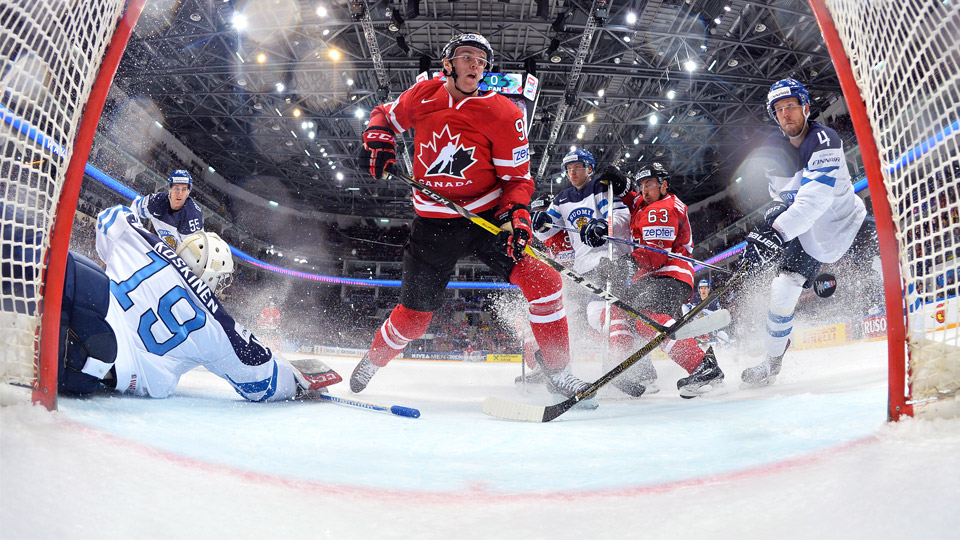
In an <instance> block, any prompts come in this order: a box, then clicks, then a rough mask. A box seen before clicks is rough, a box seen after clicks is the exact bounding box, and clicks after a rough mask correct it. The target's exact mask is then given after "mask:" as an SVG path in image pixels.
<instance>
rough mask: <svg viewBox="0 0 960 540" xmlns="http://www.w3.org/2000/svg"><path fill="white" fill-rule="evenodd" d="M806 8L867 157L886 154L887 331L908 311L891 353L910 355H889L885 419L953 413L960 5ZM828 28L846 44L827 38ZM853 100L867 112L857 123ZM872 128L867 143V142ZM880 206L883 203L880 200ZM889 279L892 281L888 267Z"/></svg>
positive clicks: (881, 171)
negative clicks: (896, 295) (894, 271)
mask: <svg viewBox="0 0 960 540" xmlns="http://www.w3.org/2000/svg"><path fill="white" fill-rule="evenodd" d="M811 6H812V7H813V10H814V13H815V14H816V16H817V19H818V22H819V23H820V26H821V29H822V30H823V33H824V38H825V40H826V42H827V45H828V48H829V49H830V53H831V57H832V58H833V62H834V65H835V66H836V67H837V73H838V75H839V76H840V79H841V83H842V84H843V90H844V94H845V96H846V100H847V103H848V105H852V106H851V107H850V110H851V117H852V118H853V120H854V124H855V126H856V128H857V138H858V140H859V141H860V147H861V150H862V151H863V154H864V161H865V163H866V161H867V157H868V156H867V152H868V151H872V147H873V144H872V143H875V146H876V157H878V158H879V159H878V160H877V161H878V163H877V167H876V169H878V170H876V171H874V172H873V173H871V171H870V169H869V168H868V170H867V174H868V177H869V183H870V192H871V198H872V199H874V200H873V205H874V208H875V210H876V215H877V222H878V224H877V228H878V235H879V238H880V241H881V248H882V247H883V244H884V241H885V239H884V234H883V231H882V228H883V226H884V225H886V226H887V228H890V229H892V234H891V235H890V239H889V243H890V244H894V243H895V251H893V250H892V251H890V252H889V253H891V254H892V253H896V255H897V256H896V263H897V265H898V266H899V274H900V276H899V277H900V279H899V280H897V283H896V284H895V286H896V289H899V291H900V301H901V303H897V302H891V300H892V298H891V294H890V293H889V292H888V294H887V317H888V327H890V324H889V322H890V320H891V319H892V318H894V317H899V316H900V313H901V312H902V313H903V327H904V332H903V336H902V337H900V336H898V335H895V333H891V334H890V336H889V337H890V339H891V341H892V343H891V349H890V351H891V358H894V356H896V355H897V354H898V351H897V350H896V347H899V348H900V349H901V350H900V351H899V355H900V356H901V357H903V350H905V351H906V355H905V357H906V360H905V362H903V365H899V366H897V365H896V363H895V362H891V369H890V388H891V394H890V403H891V407H890V417H891V418H892V419H896V418H897V417H898V416H900V415H901V414H914V415H920V416H956V415H957V414H958V413H960V397H958V395H957V392H958V389H960V342H958V336H960V328H958V315H960V301H958V298H957V287H958V285H957V277H958V276H957V273H958V270H960V264H958V263H960V214H958V208H960V199H958V196H960V193H958V189H960V187H958V186H960V38H958V36H960V2H956V1H946V0H902V1H897V2H889V1H882V2H864V1H863V0H811ZM827 12H829V14H827ZM831 35H833V36H836V37H838V38H839V42H840V43H842V50H839V51H838V50H837V49H838V48H839V47H837V46H836V45H834V46H831ZM843 64H847V65H848V66H849V69H846V66H844V65H843ZM845 72H846V73H847V75H848V77H847V80H846V81H845V80H844V79H845ZM854 85H855V86H854ZM857 94H858V95H857ZM861 97H862V104H861V103H859V101H860V99H861ZM855 102H856V103H855ZM861 105H864V106H865V107H860V106H861ZM855 106H856V107H860V108H861V109H862V110H863V111H864V112H865V114H864V115H863V116H865V118H861V119H860V124H861V125H857V124H858V119H857V118H856V117H855V116H856V115H855V114H854V109H855V108H856V107H855ZM867 124H868V125H867ZM865 134H866V137H872V143H871V144H864V141H865ZM867 142H868V143H869V142H870V141H867ZM881 181H882V184H880V182H881ZM878 186H879V187H880V188H881V189H879V190H878V189H876V188H877V187H878ZM884 195H885V197H884ZM884 203H885V204H886V206H887V208H886V209H884V208H878V205H879V204H884ZM884 214H886V215H884ZM886 216H889V217H886ZM883 220H888V221H889V223H882V221H883ZM891 225H892V227H890V226H891ZM891 258H892V257H891ZM888 262H889V261H887V260H884V264H885V265H886V264H887V263H888ZM884 279H885V281H890V280H891V278H890V275H889V273H888V272H887V271H886V269H885V278H884ZM887 285H888V286H889V283H888V284H887ZM901 306H902V307H901ZM901 310H902V311H901ZM893 341H896V342H898V343H893ZM898 378H899V379H900V380H898Z"/></svg>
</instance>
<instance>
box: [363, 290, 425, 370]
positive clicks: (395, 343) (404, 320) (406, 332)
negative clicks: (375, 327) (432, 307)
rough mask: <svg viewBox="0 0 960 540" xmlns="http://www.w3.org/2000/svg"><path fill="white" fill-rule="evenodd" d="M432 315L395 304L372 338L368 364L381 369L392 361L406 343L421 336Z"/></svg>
mask: <svg viewBox="0 0 960 540" xmlns="http://www.w3.org/2000/svg"><path fill="white" fill-rule="evenodd" d="M431 318H433V313H431V312H429V311H414V310H412V309H409V308H406V307H403V306H402V305H400V304H397V307H395V308H393V311H392V312H391V313H390V317H388V318H387V320H386V321H384V322H383V325H381V326H380V330H379V331H377V333H376V335H374V336H373V345H371V346H370V362H372V363H373V365H375V366H379V367H383V366H385V365H387V362H389V361H390V360H393V359H394V357H396V356H397V355H398V354H400V352H401V351H403V348H404V347H406V346H407V343H410V342H411V341H413V340H415V339H417V338H418V337H420V336H422V335H423V334H424V333H425V332H426V331H427V327H429V326H430V319H431Z"/></svg>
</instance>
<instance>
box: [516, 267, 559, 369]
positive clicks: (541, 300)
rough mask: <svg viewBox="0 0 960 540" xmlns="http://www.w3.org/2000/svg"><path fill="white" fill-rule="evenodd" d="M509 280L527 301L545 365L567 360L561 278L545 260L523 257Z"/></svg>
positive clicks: (532, 326) (549, 366)
mask: <svg viewBox="0 0 960 540" xmlns="http://www.w3.org/2000/svg"><path fill="white" fill-rule="evenodd" d="M510 283H513V284H514V285H516V286H517V287H519V288H520V291H521V292H522V293H523V296H524V297H525V298H526V299H527V302H529V303H530V329H531V330H532V331H533V335H534V337H535V338H536V339H537V343H538V344H539V345H540V351H541V352H542V353H543V360H544V365H545V366H546V367H547V368H548V369H551V370H557V369H562V368H563V367H565V366H566V365H567V364H569V363H570V335H569V332H568V330H567V314H566V311H564V308H563V292H562V288H563V281H562V279H561V278H560V274H559V273H558V272H557V271H556V270H554V269H553V268H550V267H549V266H547V265H546V264H544V263H542V262H540V261H538V260H536V259H533V258H531V257H524V258H523V259H521V260H520V262H518V263H517V264H515V265H514V266H513V270H512V271H511V272H510Z"/></svg>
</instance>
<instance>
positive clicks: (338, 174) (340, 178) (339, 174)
mask: <svg viewBox="0 0 960 540" xmlns="http://www.w3.org/2000/svg"><path fill="white" fill-rule="evenodd" d="M337 180H343V173H342V172H338V173H337Z"/></svg>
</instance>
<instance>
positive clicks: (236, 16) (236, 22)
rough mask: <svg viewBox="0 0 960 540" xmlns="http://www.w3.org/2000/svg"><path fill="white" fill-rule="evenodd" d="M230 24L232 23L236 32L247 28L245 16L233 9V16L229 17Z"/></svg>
mask: <svg viewBox="0 0 960 540" xmlns="http://www.w3.org/2000/svg"><path fill="white" fill-rule="evenodd" d="M230 24H232V25H233V27H234V29H236V30H237V32H240V31H242V30H245V29H246V28H247V16H246V15H244V14H243V13H240V12H239V11H235V12H234V13H233V17H232V18H231V19H230Z"/></svg>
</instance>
